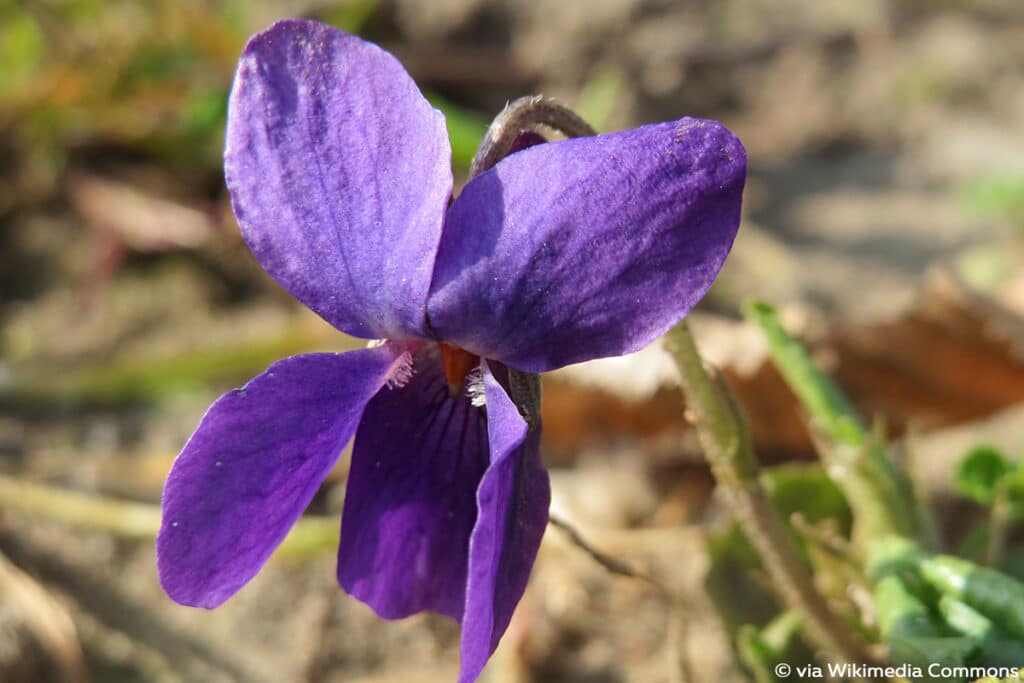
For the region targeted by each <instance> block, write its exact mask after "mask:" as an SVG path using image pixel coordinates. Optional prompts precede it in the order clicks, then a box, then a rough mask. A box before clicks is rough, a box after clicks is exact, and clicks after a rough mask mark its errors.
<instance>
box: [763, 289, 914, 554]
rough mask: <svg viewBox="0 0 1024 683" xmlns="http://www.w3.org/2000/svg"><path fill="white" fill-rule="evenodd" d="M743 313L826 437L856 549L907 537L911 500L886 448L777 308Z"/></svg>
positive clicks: (824, 452) (826, 455) (825, 451)
mask: <svg viewBox="0 0 1024 683" xmlns="http://www.w3.org/2000/svg"><path fill="white" fill-rule="evenodd" d="M743 313H744V316H745V317H746V318H747V320H749V321H750V322H751V323H753V324H754V325H756V326H757V327H758V328H759V329H760V331H761V334H762V335H763V336H764V338H765V341H766V342H767V343H768V350H769V352H770V354H771V357H772V361H773V362H774V363H775V367H776V368H777V369H778V370H779V372H780V373H781V374H782V377H783V378H784V379H785V380H786V383H787V384H788V385H789V387H790V389H792V391H793V393H794V394H796V397H797V398H798V399H799V401H800V404H801V405H802V406H803V408H804V410H805V411H807V413H808V414H809V415H810V418H811V420H812V421H813V423H814V424H815V425H816V426H817V427H818V429H819V430H820V431H821V433H822V435H823V437H824V439H823V440H824V441H825V442H826V444H825V447H824V448H820V449H819V452H820V453H821V457H822V460H823V461H824V462H825V466H826V471H827V472H828V474H829V476H830V477H831V478H832V480H833V481H835V483H836V484H837V485H838V486H839V487H840V488H841V489H842V491H843V493H844V494H845V495H846V500H847V501H848V502H849V504H850V506H851V508H852V510H853V517H854V522H855V524H854V542H855V544H857V545H861V546H863V545H865V544H866V543H870V541H871V540H872V539H877V538H881V537H883V536H888V535H892V534H899V535H905V536H909V535H911V534H912V533H913V531H914V527H915V522H914V519H915V511H914V508H913V500H914V499H913V496H912V495H911V492H910V490H909V486H908V485H907V482H906V481H905V478H904V477H903V476H902V474H901V473H900V472H899V471H898V470H897V469H896V468H895V466H894V465H893V464H892V463H891V462H890V461H889V459H888V458H887V456H886V452H885V448H884V444H883V443H881V441H880V440H879V439H875V438H872V435H869V434H868V432H867V430H866V429H865V427H864V424H863V423H862V422H861V420H860V417H859V416H858V415H857V413H856V411H854V409H853V407H852V406H851V404H850V402H849V401H848V400H847V399H846V396H844V395H843V393H842V392H841V391H840V390H839V387H837V386H836V385H835V384H834V383H833V382H832V380H831V379H830V378H829V377H828V376H827V375H826V374H825V373H823V372H822V371H821V370H819V369H818V368H817V366H815V364H814V361H813V360H812V359H811V357H810V354H808V353H807V350H806V349H805V348H804V347H803V345H802V344H801V343H800V342H798V341H797V340H796V339H794V338H793V337H792V336H790V334H789V333H788V332H787V331H786V329H785V328H784V327H783V326H782V321H781V320H780V319H779V315H778V312H777V311H776V310H775V308H773V307H772V306H770V305H768V304H766V303H763V302H759V301H753V302H749V303H748V304H746V305H745V306H744V307H743Z"/></svg>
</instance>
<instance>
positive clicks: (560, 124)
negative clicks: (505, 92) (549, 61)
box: [469, 95, 597, 178]
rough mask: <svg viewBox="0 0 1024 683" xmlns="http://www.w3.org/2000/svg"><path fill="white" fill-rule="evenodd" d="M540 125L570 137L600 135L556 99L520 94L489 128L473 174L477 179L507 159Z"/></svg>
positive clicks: (471, 175) (474, 158) (474, 160)
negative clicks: (524, 136)
mask: <svg viewBox="0 0 1024 683" xmlns="http://www.w3.org/2000/svg"><path fill="white" fill-rule="evenodd" d="M537 126H546V127H548V128H551V129H553V130H556V131H558V132H559V133H563V134H564V135H565V136H566V137H570V138H580V137H587V136H588V135H597V131H595V130H594V129H593V128H591V127H590V124H588V123H587V122H586V121H584V120H583V119H581V118H580V117H579V116H577V115H576V114H575V113H574V112H573V111H572V110H570V109H567V108H565V107H563V106H562V105H560V104H558V103H556V102H555V101H554V100H551V99H548V98H545V97H544V96H543V95H530V96H527V97H520V98H519V99H517V100H515V101H514V102H511V103H509V104H508V105H506V106H505V109H504V110H503V111H502V112H501V113H500V114H498V116H497V117H495V119H494V121H493V122H492V123H491V127H490V128H488V129H487V135H486V136H484V139H483V140H482V141H481V142H480V147H479V148H478V149H477V151H476V156H474V157H473V163H472V164H471V165H470V167H469V177H470V178H475V177H476V176H478V175H480V174H481V173H483V172H484V171H486V170H487V169H489V168H491V167H492V166H494V165H495V164H496V163H498V162H499V161H501V160H502V159H504V158H505V157H506V156H508V153H509V150H510V149H512V143H513V142H515V139H516V138H517V137H518V136H519V134H520V133H523V132H525V131H529V130H534V129H535V128H537Z"/></svg>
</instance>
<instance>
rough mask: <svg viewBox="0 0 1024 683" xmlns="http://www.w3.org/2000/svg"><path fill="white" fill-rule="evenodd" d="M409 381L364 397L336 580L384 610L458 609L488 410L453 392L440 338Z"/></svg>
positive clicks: (389, 613) (395, 614)
mask: <svg viewBox="0 0 1024 683" xmlns="http://www.w3.org/2000/svg"><path fill="white" fill-rule="evenodd" d="M413 373H414V374H413V376H412V378H411V379H410V380H409V382H408V383H407V384H406V385H405V386H403V387H392V388H390V389H384V390H382V391H381V392H380V393H379V394H377V396H376V397H374V399H373V400H372V401H370V404H369V405H368V406H367V407H366V413H365V415H364V417H363V421H362V424H360V425H359V431H358V433H357V434H356V440H355V444H354V446H353V449H352V467H351V469H350V471H349V479H348V487H347V488H346V491H345V509H344V512H343V515H342V522H341V547H340V548H339V550H338V581H339V583H341V585H342V586H343V587H344V588H345V590H347V591H348V592H349V593H351V594H352V595H353V596H355V597H357V598H359V599H360V600H362V601H363V602H365V603H367V604H369V605H370V606H371V607H372V608H373V609H374V610H375V611H376V612H377V613H378V614H380V615H381V616H383V617H386V618H391V619H397V618H400V617H405V616H408V615H410V614H414V613H416V612H421V611H423V610H433V611H436V612H440V613H441V614H445V615H448V616H450V617H452V618H454V619H461V617H462V612H463V606H464V601H465V592H466V571H467V569H466V567H467V553H468V548H469V535H470V531H471V530H472V528H473V523H474V521H475V520H476V490H477V486H478V485H479V483H480V478H481V477H482V476H483V473H484V471H485V470H486V469H487V465H488V460H489V458H488V442H487V417H486V413H485V411H484V410H483V409H482V408H479V407H476V406H473V405H471V403H470V401H469V399H468V398H467V397H466V396H465V395H460V396H456V397H454V398H453V397H452V396H451V395H450V393H449V389H448V384H447V382H446V381H445V378H444V374H443V371H442V368H441V360H440V356H439V353H438V349H437V346H436V345H433V344H430V345H427V346H425V347H424V348H423V349H421V350H420V351H419V353H417V354H416V356H415V359H414V361H413Z"/></svg>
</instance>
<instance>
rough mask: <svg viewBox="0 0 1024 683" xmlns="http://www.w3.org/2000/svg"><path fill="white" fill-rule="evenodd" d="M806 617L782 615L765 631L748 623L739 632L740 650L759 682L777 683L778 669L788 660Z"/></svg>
mask: <svg viewBox="0 0 1024 683" xmlns="http://www.w3.org/2000/svg"><path fill="white" fill-rule="evenodd" d="M803 622H804V620H803V617H802V616H801V615H800V613H799V612H797V611H795V610H789V611H786V612H782V613H781V614H779V615H778V616H777V617H775V618H774V619H772V620H771V622H769V623H768V625H767V626H765V627H764V628H763V629H758V628H757V627H756V626H753V625H751V624H744V625H743V626H741V627H740V628H739V630H738V631H737V633H736V649H737V651H738V653H739V656H740V659H741V660H742V662H743V664H744V665H745V666H746V667H747V668H748V669H749V670H750V672H751V673H752V674H753V675H754V680H755V681H757V683H777V682H778V681H779V678H778V676H776V675H775V667H776V665H778V664H780V663H781V662H783V661H787V658H786V652H787V650H788V649H789V647H790V645H792V643H793V641H794V640H795V639H796V637H797V636H798V635H799V633H800V628H801V627H802V626H803Z"/></svg>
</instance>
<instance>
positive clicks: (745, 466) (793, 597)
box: [665, 321, 873, 663]
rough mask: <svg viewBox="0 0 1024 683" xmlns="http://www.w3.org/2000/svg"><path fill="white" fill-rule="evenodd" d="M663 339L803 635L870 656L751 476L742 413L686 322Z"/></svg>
mask: <svg viewBox="0 0 1024 683" xmlns="http://www.w3.org/2000/svg"><path fill="white" fill-rule="evenodd" d="M665 340H666V348H667V349H668V351H669V352H670V353H671V354H672V357H673V359H674V360H675V363H676V366H677V368H678V369H679V379H680V383H681V385H682V388H683V393H684V394H685V396H686V404H687V407H688V410H689V411H690V413H691V416H692V420H693V422H694V424H695V426H696V428H697V434H698V436H699V438H700V443H701V446H702V447H703V449H704V456H705V457H706V458H707V461H708V464H709V465H710V467H711V472H712V474H713V475H714V477H715V480H716V481H717V482H718V485H719V487H721V489H722V492H723V493H724V494H725V498H726V501H727V503H728V505H729V507H730V508H731V509H732V511H733V513H734V514H735V516H736V518H737V520H738V521H739V523H740V525H741V526H742V527H743V531H744V532H745V533H746V535H747V537H748V538H749V539H750V542H751V543H752V544H753V545H754V547H755V548H756V549H757V551H758V554H759V555H760V556H761V560H762V561H763V563H764V567H765V569H766V570H767V572H768V574H769V575H770V576H771V578H772V582H773V584H774V585H775V586H776V587H777V589H778V591H779V592H780V594H781V596H782V598H783V600H784V601H785V603H786V605H787V606H788V607H791V608H794V609H798V610H799V611H800V612H801V613H802V614H803V615H804V617H805V620H806V621H805V632H806V634H807V636H808V638H809V639H810V640H811V641H812V642H813V643H814V645H815V646H816V647H818V648H820V649H821V650H822V651H824V652H827V653H828V654H829V655H830V656H831V657H832V658H833V661H845V662H854V663H864V662H869V661H872V659H873V658H872V657H871V655H870V653H869V651H868V649H867V647H866V645H865V643H863V642H862V641H861V640H860V638H858V637H857V636H856V634H854V633H853V632H852V631H851V630H850V629H849V628H847V626H846V625H845V624H844V623H843V622H842V621H841V620H840V619H839V618H838V617H837V616H836V615H835V614H834V613H833V612H832V611H831V610H830V609H829V607H828V605H827V603H826V602H825V599H824V598H823V597H822V596H821V594H820V593H818V592H817V591H816V590H815V588H814V581H813V578H812V576H811V573H810V570H809V569H808V567H807V565H806V563H805V562H804V561H803V559H802V558H801V556H800V554H799V552H798V551H797V547H796V545H795V544H794V542H793V537H792V535H791V534H790V532H789V529H788V528H787V527H786V525H785V524H784V522H783V521H782V518H781V516H780V515H779V512H778V510H777V509H776V508H775V506H774V505H773V504H772V501H771V500H770V499H769V497H768V494H767V493H766V492H765V490H764V488H763V487H762V486H761V483H760V481H759V479H758V465H757V461H756V459H755V458H754V452H753V446H752V444H751V439H750V434H749V431H748V429H747V424H746V421H745V420H744V419H743V418H742V416H741V413H740V411H739V407H738V406H737V405H736V404H735V401H734V400H733V398H732V396H731V395H730V394H729V392H728V389H727V388H726V387H725V386H724V385H723V384H722V383H721V382H720V381H716V380H715V379H712V377H710V376H709V375H708V372H707V370H706V369H705V367H704V362H703V360H702V359H701V357H700V353H699V352H698V351H697V346H696V344H695V343H694V340H693V336H692V335H691V334H690V330H689V327H688V326H687V324H686V322H685V321H683V322H681V323H679V324H678V325H676V326H675V327H674V328H672V330H670V331H669V332H668V334H667V335H666V337H665Z"/></svg>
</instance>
